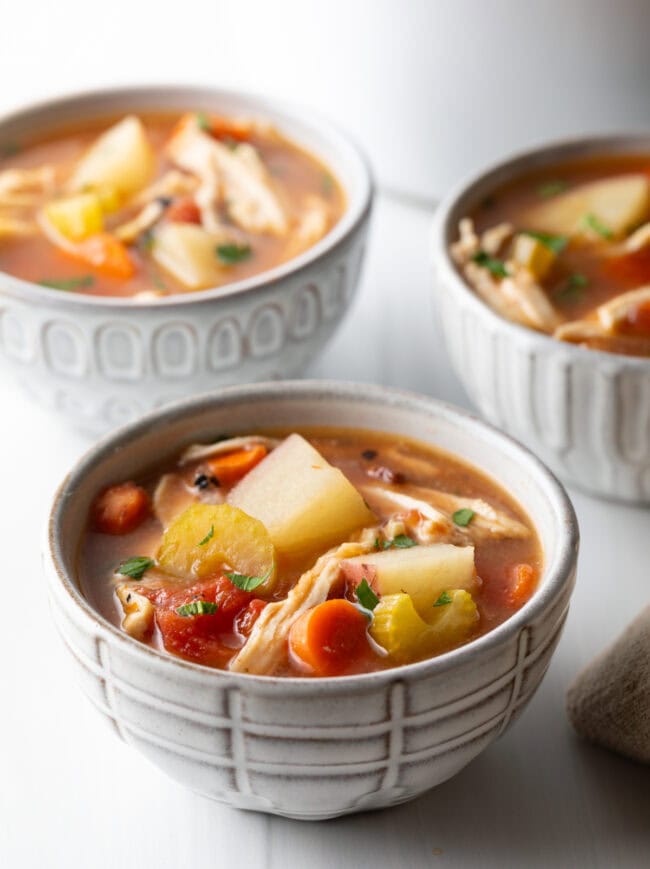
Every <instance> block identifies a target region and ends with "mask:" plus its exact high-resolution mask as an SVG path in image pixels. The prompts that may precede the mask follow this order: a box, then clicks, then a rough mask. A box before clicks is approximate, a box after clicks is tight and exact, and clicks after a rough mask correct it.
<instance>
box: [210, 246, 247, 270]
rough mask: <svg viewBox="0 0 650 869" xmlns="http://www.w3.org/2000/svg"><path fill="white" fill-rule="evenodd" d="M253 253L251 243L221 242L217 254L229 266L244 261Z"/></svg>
mask: <svg viewBox="0 0 650 869" xmlns="http://www.w3.org/2000/svg"><path fill="white" fill-rule="evenodd" d="M251 253H252V250H251V246H250V244H220V245H219V246H218V247H217V256H218V257H219V259H220V260H221V262H222V263H225V264H226V265H228V266H232V265H235V264H236V263H241V262H244V260H247V259H249V258H250V256H251Z"/></svg>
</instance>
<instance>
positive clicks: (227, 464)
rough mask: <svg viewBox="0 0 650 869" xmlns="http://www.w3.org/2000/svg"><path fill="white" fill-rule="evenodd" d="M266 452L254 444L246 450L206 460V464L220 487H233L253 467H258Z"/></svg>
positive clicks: (263, 448) (262, 447)
mask: <svg viewBox="0 0 650 869" xmlns="http://www.w3.org/2000/svg"><path fill="white" fill-rule="evenodd" d="M267 452H268V451H267V449H266V447H264V446H262V445H261V444H255V445H254V446H252V447H249V448H248V449H244V450H236V451H235V452H232V453H226V454H225V455H223V456H214V458H212V459H208V461H207V464H208V467H209V468H210V473H211V474H212V475H214V476H215V477H216V478H217V479H218V480H219V484H220V485H221V486H234V484H235V483H237V482H238V481H239V480H241V478H242V477H245V476H246V474H247V473H248V472H249V471H252V470H253V468H254V467H255V465H259V463H260V462H261V461H262V459H263V458H265V456H266V454H267Z"/></svg>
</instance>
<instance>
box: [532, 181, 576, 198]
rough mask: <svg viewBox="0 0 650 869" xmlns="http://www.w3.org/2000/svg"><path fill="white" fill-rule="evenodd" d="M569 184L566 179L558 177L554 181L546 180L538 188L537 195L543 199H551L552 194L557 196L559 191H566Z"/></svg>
mask: <svg viewBox="0 0 650 869" xmlns="http://www.w3.org/2000/svg"><path fill="white" fill-rule="evenodd" d="M568 186H569V185H568V184H567V183H566V181H561V180H560V179H559V178H556V179H555V180H553V181H545V182H544V183H543V184H540V185H539V187H538V188H537V195H538V196H541V198H542V199H550V198H551V197H552V196H557V194H558V193H564V191H565V190H566V189H567V187H568Z"/></svg>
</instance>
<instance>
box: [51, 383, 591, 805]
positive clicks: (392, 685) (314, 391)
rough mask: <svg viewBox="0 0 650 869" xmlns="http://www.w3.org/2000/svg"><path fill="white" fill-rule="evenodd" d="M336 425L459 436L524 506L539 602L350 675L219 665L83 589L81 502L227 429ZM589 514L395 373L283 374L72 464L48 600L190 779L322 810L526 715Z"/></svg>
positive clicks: (134, 736)
mask: <svg viewBox="0 0 650 869" xmlns="http://www.w3.org/2000/svg"><path fill="white" fill-rule="evenodd" d="M261 422H263V424H264V425H267V426H297V427H299V426H303V425H327V424H332V422H336V424H337V425H341V426H357V427H364V428H374V429H379V430H382V431H387V432H395V433H398V434H401V435H409V436H412V437H416V438H420V439H421V440H423V441H425V442H428V443H431V444H435V445H437V446H439V447H442V448H443V449H446V450H449V451H453V452H454V453H456V454H457V455H460V456H462V457H464V458H465V459H467V460H468V461H469V462H471V463H474V464H476V465H479V466H480V467H481V468H483V469H484V471H485V472H487V473H488V474H489V475H491V476H492V477H494V478H495V479H496V480H498V481H499V482H500V483H501V484H502V485H503V486H504V487H505V488H506V489H507V490H508V491H509V492H510V493H511V494H512V495H513V496H514V497H515V498H516V499H517V500H518V501H519V502H520V503H521V504H522V505H523V506H524V508H525V509H526V510H527V511H528V514H529V516H530V517H531V519H532V521H533V522H534V524H535V526H536V528H537V530H538V532H539V535H540V538H541V541H542V545H543V548H544V553H545V569H544V573H543V577H542V579H541V581H540V585H539V588H538V589H537V591H536V592H535V593H534V595H533V597H532V598H531V600H530V601H529V602H528V603H527V604H526V605H525V606H524V607H523V608H522V609H521V610H519V612H517V613H516V614H515V615H514V616H513V617H512V618H511V619H509V620H508V621H507V622H505V623H504V624H502V625H500V626H499V627H498V628H496V630H494V631H492V632H491V633H489V634H487V635H485V636H483V637H480V638H479V639H477V640H475V641H473V642H471V643H469V644H468V645H466V646H463V647H462V648H459V649H457V650H455V651H452V652H449V653H447V654H445V655H441V656H440V657H438V658H434V659H431V660H428V661H423V662H420V663H417V664H411V665H408V666H404V667H399V668H396V669H393V670H387V671H384V672H378V673H372V674H365V675H358V676H347V677H342V678H327V679H308V678H295V679H294V678H292V679H282V678H272V677H260V676H250V675H246V674H236V673H227V672H222V671H218V670H210V669H208V668H205V667H201V666H198V665H195V664H191V663H186V662H184V661H181V660H179V659H178V658H173V657H171V656H169V655H166V654H164V653H162V652H158V651H155V650H153V649H151V648H149V647H148V646H144V645H142V644H141V643H138V642H136V641H135V640H133V639H131V638H130V637H129V636H127V635H126V634H124V633H122V632H121V631H119V630H118V629H116V628H115V627H113V626H112V625H111V624H109V623H108V622H107V621H106V620H105V619H104V618H102V617H101V616H99V615H98V614H97V612H96V611H94V610H93V608H92V607H91V606H90V605H89V603H88V602H87V601H86V600H85V598H84V597H83V596H82V595H81V594H80V592H79V588H78V586H77V582H76V580H75V560H76V553H77V549H78V545H79V538H80V535H81V533H82V529H83V527H84V523H85V521H86V516H87V511H88V508H89V505H90V503H91V502H92V499H93V497H94V496H95V495H96V493H97V492H98V491H99V490H100V489H101V488H102V487H103V486H104V485H106V484H108V483H109V482H114V481H116V480H120V479H124V478H129V477H133V476H135V475H138V474H139V473H141V472H142V470H143V468H146V467H147V466H149V465H150V464H151V461H152V457H156V458H164V457H165V456H170V455H171V454H173V453H175V452H176V451H177V450H178V449H179V448H181V447H182V446H183V445H185V444H188V443H190V442H191V441H195V440H199V441H200V440H203V439H205V438H209V437H210V436H211V435H213V434H214V432H215V431H219V432H236V431H239V432H241V431H246V430H248V429H251V428H255V427H258V426H259V425H260V423H261ZM577 548H578V529H577V525H576V519H575V515H574V513H573V509H572V507H571V504H570V502H569V501H568V499H567V496H566V494H565V492H564V490H563V489H562V487H561V486H560V484H559V483H558V482H557V480H556V479H555V478H554V477H553V476H552V475H551V474H550V473H549V472H548V470H547V469H546V468H545V467H544V466H543V465H542V464H541V463H540V462H539V461H538V460H537V459H536V458H535V457H534V456H532V455H531V454H530V453H529V452H527V451H526V450H525V449H524V448H523V447H521V446H520V445H519V444H517V443H515V442H514V441H512V440H510V439H509V438H508V437H506V436H505V435H502V434H500V433H499V432H497V431H496V430H495V429H493V428H491V427H489V426H487V425H486V424H484V423H482V422H479V421H478V420H476V419H475V418H473V417H472V416H470V415H469V414H466V413H463V412H461V411H458V410H455V409H453V408H451V407H448V406H446V405H443V404H440V403H438V402H436V401H434V400H432V399H429V398H424V397H419V396H417V395H412V394H409V393H404V392H400V391H397V390H393V389H387V388H383V387H376V386H368V385H354V384H337V383H327V382H319V383H316V382H309V381H305V382H293V383H292V382H288V383H283V384H261V385H259V386H255V385H253V386H245V387H239V388H231V389H226V390H224V391H222V392H221V393H219V394H218V395H215V396H203V397H199V398H195V399H191V400H189V401H186V402H183V403H180V404H175V405H173V406H171V407H169V408H167V409H164V410H162V411H159V412H157V413H155V414H152V415H150V416H148V417H145V419H143V420H142V421H140V422H138V423H135V424H132V425H130V426H128V427H125V428H123V429H121V430H120V431H118V432H116V433H115V434H113V435H112V436H110V437H109V438H107V439H105V440H104V441H103V442H101V443H100V444H99V445H98V446H96V447H94V448H93V449H92V450H91V451H90V452H89V453H88V454H87V455H86V456H85V457H84V458H83V459H82V460H81V461H80V462H79V464H78V465H77V466H76V467H75V468H74V469H73V470H72V472H71V473H70V475H69V476H68V477H67V479H66V480H65V481H64V483H63V484H62V486H61V488H60V490H59V493H58V495H57V496H56V498H55V501H54V505H53V507H52V512H51V516H50V523H49V535H48V542H47V545H46V554H45V562H46V570H47V577H48V585H49V592H50V598H51V603H52V612H53V615H54V619H55V621H56V624H57V627H58V629H59V631H60V633H61V636H62V637H63V640H64V642H65V644H66V646H67V647H68V650H69V652H70V655H71V656H72V658H73V660H74V662H75V665H76V671H77V674H78V676H79V678H80V680H81V683H82V687H83V688H84V690H85V692H86V693H87V695H88V697H89V698H90V700H91V701H92V702H93V703H94V705H95V706H96V707H97V709H98V710H99V711H100V712H101V713H102V714H103V715H104V716H106V718H107V719H108V720H109V721H110V723H111V724H112V726H113V728H114V730H115V732H116V733H117V734H118V735H119V736H121V737H122V739H124V740H125V741H126V742H128V743H130V744H131V745H133V746H134V747H135V748H137V749H138V750H139V751H141V752H142V753H143V754H144V755H145V756H146V757H148V758H149V759H150V760H151V761H152V762H153V763H155V764H156V765H157V766H159V767H160V768H161V769H163V770H164V771H165V772H167V773H168V774H169V775H170V776H172V777H173V778H174V779H176V780H178V781H179V782H181V783H182V784H184V785H185V786H186V787H188V788H191V789H192V790H193V791H197V792H199V793H201V794H204V795H206V796H208V797H212V798H213V799H216V800H220V801H222V802H226V803H229V804H230V805H232V806H237V807H239V808H244V809H256V810H259V811H263V812H269V813H271V814H277V815H285V816H287V817H293V818H304V819H317V818H330V817H334V816H336V815H341V814H347V813H351V812H357V811H361V810H363V809H371V808H380V807H384V806H390V805H393V804H396V803H401V802H404V801H406V800H409V799H411V798H412V797H415V796H417V795H418V794H420V793H422V792H423V791H425V790H427V789H428V788H431V787H433V786H434V785H437V784H439V783H440V782H443V781H445V779H448V778H449V777H450V776H453V775H454V774H455V773H457V772H458V771H459V770H460V769H462V768H463V767H464V766H465V765H466V764H467V763H469V761H471V760H472V758H474V757H476V755H478V754H479V753H480V752H481V751H483V750H484V749H485V748H486V747H487V746H488V745H489V744H490V743H491V742H492V741H493V740H495V739H496V738H497V737H498V736H499V735H500V734H501V733H503V731H504V730H505V729H506V728H507V727H508V726H509V725H510V724H511V723H512V721H513V720H514V719H515V718H516V717H517V715H519V713H520V712H521V710H522V709H523V707H524V706H525V705H526V703H527V702H528V701H529V700H530V698H531V697H532V695H533V693H534V692H535V690H536V688H537V686H538V685H539V682H540V680H541V679H542V676H543V675H544V673H545V671H546V668H547V667H548V664H549V661H550V658H551V655H552V653H553V650H554V648H555V646H556V644H557V641H558V638H559V636H560V632H561V629H562V626H563V624H564V620H565V617H566V614H567V609H568V606H569V597H570V595H571V590H572V587H573V582H574V573H575V565H576V557H577Z"/></svg>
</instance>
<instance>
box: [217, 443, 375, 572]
mask: <svg viewBox="0 0 650 869" xmlns="http://www.w3.org/2000/svg"><path fill="white" fill-rule="evenodd" d="M228 500H229V501H230V503H231V504H234V505H235V506H237V507H239V508H241V509H242V510H244V511H245V512H246V513H248V514H249V515H251V516H255V517H256V518H258V519H260V520H261V521H262V522H263V523H264V525H265V526H266V528H267V529H268V532H269V534H270V536H271V540H272V541H273V543H274V544H275V546H276V547H277V548H278V549H279V550H281V551H282V552H285V553H289V554H293V555H305V556H306V555H308V554H313V553H317V552H322V551H323V550H325V549H327V548H328V547H330V546H333V545H334V544H336V543H341V542H342V541H344V540H345V539H346V538H347V537H348V536H349V535H350V533H351V532H353V531H355V530H356V529H358V528H361V527H363V526H364V525H372V524H374V523H375V522H376V518H375V516H374V515H373V513H371V511H370V510H369V509H368V507H367V506H366V504H365V502H364V500H363V498H362V497H361V495H360V494H359V492H357V490H356V489H355V488H354V486H353V485H352V483H350V481H349V480H348V479H347V477H345V475H344V474H343V473H342V472H341V471H340V470H339V469H338V468H334V467H333V466H332V465H330V464H329V462H327V461H326V460H325V459H324V458H323V457H322V456H321V455H320V453H319V452H318V451H317V450H315V449H314V447H312V446H311V444H309V443H308V442H307V441H306V440H305V439H304V438H303V437H301V436H300V435H299V434H292V435H290V436H289V437H288V438H286V440H284V441H283V442H282V443H281V444H280V445H279V446H278V447H276V448H275V449H274V450H273V452H271V453H269V455H268V456H267V457H266V458H265V459H264V460H263V461H262V462H260V464H259V465H257V466H256V467H255V468H253V470H252V471H250V472H249V473H248V474H247V475H246V476H245V477H244V479H243V480H242V481H241V482H240V483H239V484H238V485H237V486H235V488H234V489H233V490H232V491H231V492H230V495H229V496H228Z"/></svg>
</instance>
